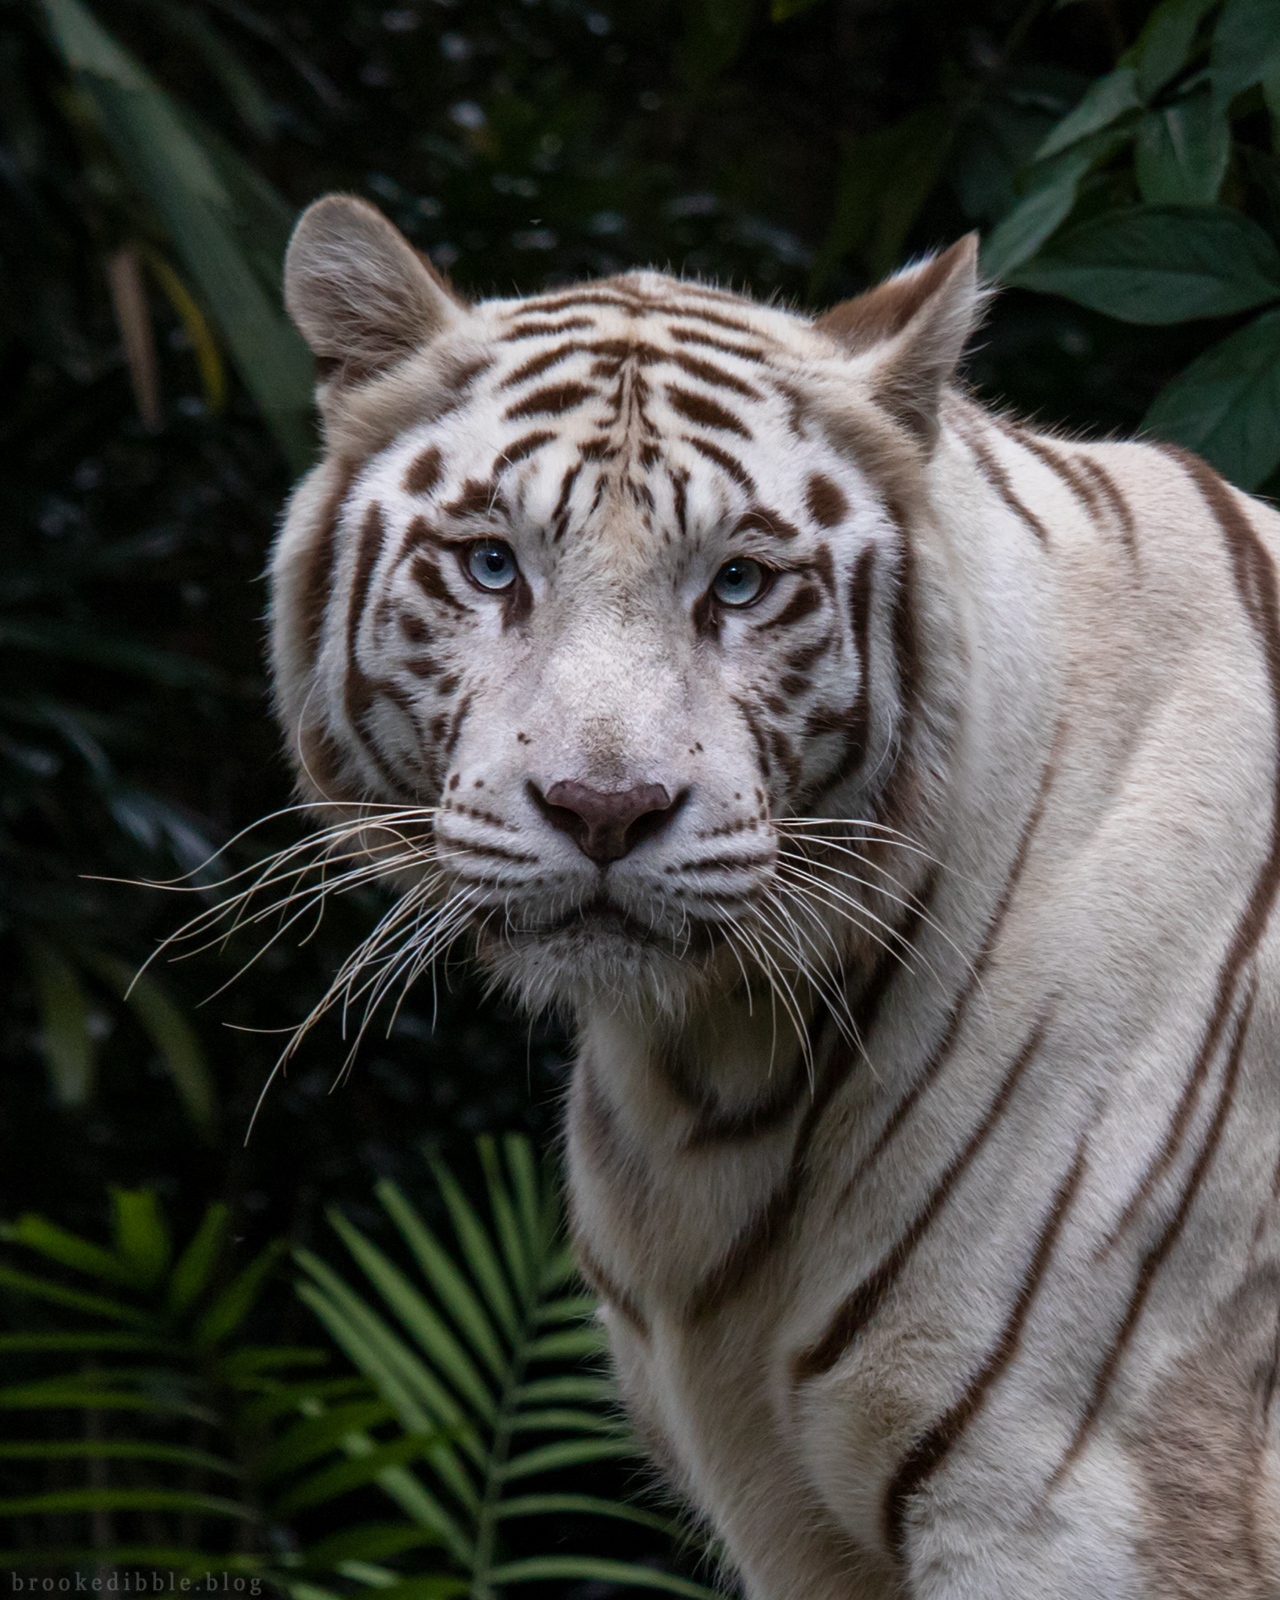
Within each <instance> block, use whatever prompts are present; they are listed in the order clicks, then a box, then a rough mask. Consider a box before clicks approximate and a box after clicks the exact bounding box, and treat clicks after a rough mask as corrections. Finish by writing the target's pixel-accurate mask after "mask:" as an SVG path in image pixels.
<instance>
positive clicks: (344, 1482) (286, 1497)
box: [273, 1433, 435, 1517]
mask: <svg viewBox="0 0 1280 1600" xmlns="http://www.w3.org/2000/svg"><path fill="white" fill-rule="evenodd" d="M434 1442H435V1436H434V1435H432V1434H418V1433H406V1434H404V1435H403V1436H402V1437H401V1438H399V1439H395V1440H393V1441H392V1442H391V1443H390V1444H380V1445H376V1446H375V1447H374V1448H373V1449H372V1450H371V1451H370V1452H369V1454H368V1455H361V1456H354V1457H352V1458H351V1459H349V1460H346V1461H335V1462H333V1463H332V1464H331V1465H329V1466H327V1467H322V1468H321V1470H320V1471H319V1472H314V1473H312V1474H311V1476H310V1477H307V1478H304V1479H303V1480H302V1481H301V1483H298V1484H295V1485H294V1486H293V1488H291V1489H289V1490H288V1491H287V1492H286V1493H285V1494H283V1495H281V1497H280V1499H279V1500H277V1501H276V1503H275V1506H274V1508H273V1510H274V1513H275V1515H276V1516H278V1517H287V1516H289V1515H291V1514H292V1513H293V1512H295V1511H301V1510H303V1509H305V1508H306V1507H307V1506H320V1505H324V1504H325V1503H326V1502H327V1501H329V1500H336V1499H337V1498H338V1497H339V1495H344V1494H349V1493H350V1492H351V1490H353V1489H363V1488H364V1487H365V1486H366V1485H367V1484H370V1483H377V1482H378V1481H379V1479H381V1477H382V1476H383V1474H384V1473H385V1472H386V1471H387V1468H388V1467H403V1466H406V1465H407V1464H408V1463H409V1462H410V1461H417V1460H418V1459H419V1458H420V1457H421V1456H423V1455H425V1454H426V1453H427V1450H428V1448H429V1446H430V1445H431V1444H433V1443H434Z"/></svg>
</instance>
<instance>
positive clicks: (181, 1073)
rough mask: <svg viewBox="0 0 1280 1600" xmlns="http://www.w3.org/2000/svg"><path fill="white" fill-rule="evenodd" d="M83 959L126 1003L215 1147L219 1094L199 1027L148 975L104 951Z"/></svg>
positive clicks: (199, 1127)
mask: <svg viewBox="0 0 1280 1600" xmlns="http://www.w3.org/2000/svg"><path fill="white" fill-rule="evenodd" d="M85 959H86V962H87V963H88V964H90V965H92V966H93V967H94V968H95V969H96V970H97V971H98V972H100V973H101V974H102V976H103V977H104V978H106V980H107V981H108V982H109V983H113V984H114V985H115V986H116V987H117V988H118V990H119V992H120V994H121V996H122V998H124V999H125V1000H127V1001H128V1003H129V1006H130V1007H131V1008H132V1010H133V1013H134V1015H135V1016H136V1017H137V1019H138V1021H139V1022H140V1023H141V1024H142V1026H143V1028H144V1029H145V1031H146V1033H147V1034H148V1036H149V1037H150V1039H151V1042H152V1044H153V1045H155V1047H156V1050H157V1051H158V1053H159V1056H160V1060H161V1062H162V1063H163V1065H164V1069H165V1071H166V1072H167V1073H168V1075H169V1080H170V1082H171V1083H172V1084H173V1087H174V1089H175V1090H176V1091H177V1095H178V1099H179V1100H180V1101H181V1102H182V1107H183V1110H184V1111H185V1112H186V1114H187V1116H188V1118H189V1119H190V1122H191V1125H192V1127H193V1128H194V1129H195V1130H196V1132H197V1133H198V1134H199V1135H200V1137H201V1138H202V1139H203V1140H204V1141H205V1142H206V1143H207V1144H212V1143H213V1142H214V1140H215V1137H216V1134H217V1128H218V1102H217V1090H216V1089H215V1088H214V1082H213V1074H212V1073H211V1072H210V1071H209V1067H208V1063H207V1062H206V1061H205V1058H204V1051H203V1050H202V1049H201V1048H200V1041H199V1039H197V1038H196V1033H195V1029H194V1028H193V1027H192V1026H191V1024H190V1023H189V1022H188V1021H187V1019H186V1017H185V1016H184V1015H183V1013H182V1010H181V1008H180V1007H178V1006H177V1005H175V1004H174V1002H173V1000H172V999H170V997H169V996H168V995H167V994H166V993H165V991H164V989H163V988H162V987H161V986H160V984H158V983H157V982H156V980H155V979H154V978H153V977H152V976H151V974H150V973H149V972H141V973H140V972H136V971H135V970H134V968H133V967H132V966H130V964H129V963H128V962H127V961H121V960H119V959H118V958H117V957H115V956H111V955H106V954H103V953H100V952H95V953H93V954H92V955H86V957H85Z"/></svg>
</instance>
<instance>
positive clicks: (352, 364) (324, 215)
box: [284, 194, 465, 381]
mask: <svg viewBox="0 0 1280 1600" xmlns="http://www.w3.org/2000/svg"><path fill="white" fill-rule="evenodd" d="M284 303H285V308H286V310H287V311H288V313H289V315H290V316H291V317H292V318H293V321H294V324H295V326H296V327H297V329H298V332H299V333H300V334H301V335H302V337H303V338H304V339H305V340H306V341H307V343H308V344H309V345H310V346H311V348H312V350H313V351H314V352H315V355H316V357H317V360H318V361H319V362H320V363H322V364H323V365H322V367H321V371H322V372H324V370H325V368H326V367H327V368H330V369H336V370H337V371H339V372H340V374H341V375H343V376H346V377H350V378H354V379H356V380H357V381H359V380H361V379H364V378H368V377H372V376H374V375H375V374H376V373H379V372H382V371H384V370H385V369H386V368H388V367H391V366H394V365H395V363H396V362H397V361H399V360H401V359H402V358H403V357H404V356H407V355H409V354H410V352H411V351H414V350H417V349H419V348H421V346H422V345H424V344H426V343H428V342H429V341H430V340H432V339H435V338H437V337H438V336H439V335H440V334H442V333H444V332H445V331H446V329H448V328H450V327H453V326H454V325H455V324H456V323H457V322H458V321H460V319H461V318H462V316H463V315H464V313H465V308H464V307H463V305H462V304H461V302H460V301H459V300H458V299H457V298H456V297H455V296H454V295H453V294H452V292H451V291H450V289H449V288H448V286H447V285H446V284H445V282H444V280H443V279H442V278H441V277H440V276H439V274H438V273H437V272H436V271H435V269H434V268H433V267H432V266H431V265H430V264H429V263H428V262H427V261H426V260H424V258H423V257H422V256H420V255H419V254H418V252H417V251H416V250H415V249H414V248H413V246H412V245H411V244H410V243H409V241H408V240H407V239H406V238H405V236H404V235H403V234H402V233H401V232H400V231H399V229H398V228H395V227H393V226H392V225H391V223H389V222H388V221H387V219H386V218H385V217H384V216H383V215H382V213H381V212H380V211H379V210H378V209H377V207H376V206H371V205H370V204H369V203H368V201H366V200H359V199H357V198H356V196H355V195H349V194H330V195H326V196H325V197H324V199H323V200H316V201H315V202H314V203H313V204H311V205H309V206H308V207H307V209H306V210H305V211H304V212H303V213H302V215H301V217H299V219H298V224H297V226H296V227H295V228H294V230H293V237H292V238H291V239H290V240H289V248H288V250H287V251H286V252H285V258H284Z"/></svg>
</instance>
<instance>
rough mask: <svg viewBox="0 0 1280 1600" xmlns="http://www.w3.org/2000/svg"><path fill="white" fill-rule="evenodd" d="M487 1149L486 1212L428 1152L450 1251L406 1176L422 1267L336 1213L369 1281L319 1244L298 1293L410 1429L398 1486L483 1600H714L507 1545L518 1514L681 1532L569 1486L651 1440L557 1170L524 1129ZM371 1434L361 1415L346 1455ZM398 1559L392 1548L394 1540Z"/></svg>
mask: <svg viewBox="0 0 1280 1600" xmlns="http://www.w3.org/2000/svg"><path fill="white" fill-rule="evenodd" d="M479 1155H480V1164H481V1169H482V1171H483V1175H484V1182H485V1190H486V1198H487V1201H488V1216H487V1217H484V1216H482V1215H481V1212H480V1211H479V1210H478V1209H477V1208H476V1207H475V1206H474V1205H473V1204H472V1203H471V1201H470V1200H469V1199H468V1198H467V1195H466V1194H465V1192H464V1190H463V1188H462V1186H461V1184H460V1183H459V1182H458V1180H457V1178H456V1177H455V1176H454V1174H453V1173H452V1172H451V1171H450V1170H449V1169H448V1167H446V1166H445V1165H444V1164H443V1163H441V1162H433V1163H432V1171H433V1174H434V1177H435V1179H436V1184H437V1187H438V1189H439V1193H440V1197H441V1200H442V1201H443V1204H444V1209H445V1211H446V1213H447V1215H448V1217H449V1221H450V1223H451V1225H452V1229H453V1233H454V1236H455V1241H456V1243H455V1248H453V1249H450V1248H447V1247H446V1246H445V1245H444V1244H443V1243H442V1242H441V1240H440V1239H439V1238H438V1237H437V1236H436V1234H435V1233H434V1232H433V1231H432V1229H431V1228H430V1227H429V1226H428V1224H427V1222H426V1221H425V1220H424V1218H423V1216H422V1215H421V1213H420V1212H419V1211H418V1210H417V1209H416V1208H415V1207H414V1206H413V1204H412V1203H411V1202H410V1201H409V1199H408V1198H407V1197H406V1196H405V1195H404V1193H403V1192H402V1191H401V1190H400V1189H399V1188H398V1187H397V1186H396V1185H395V1184H393V1183H390V1182H383V1183H381V1184H379V1185H378V1188H377V1196H378V1199H379V1201H380V1202H381V1205H382V1207H383V1210H384V1211H385V1213H386V1215H387V1217H388V1219H389V1220H390V1222H391V1223H392V1224H393V1226H394V1229H395V1232H396V1233H397V1234H398V1235H399V1240H400V1242H401V1243H402V1244H403V1246H404V1249H405V1253H406V1255H407V1256H408V1258H409V1259H411V1261H412V1262H413V1265H414V1267H415V1268H416V1272H415V1273H410V1272H409V1271H406V1270H405V1269H404V1268H403V1267H402V1266H400V1265H399V1264H398V1263H397V1262H396V1261H395V1260H393V1259H392V1257H391V1256H390V1255H389V1254H388V1253H387V1252H386V1251H384V1250H383V1249H382V1248H380V1246H379V1245H378V1244H375V1243H374V1241H373V1240H372V1239H370V1238H369V1237H368V1235H367V1234H366V1233H364V1232H362V1231H361V1230H360V1229H359V1228H357V1227H356V1226H355V1224H354V1223H352V1222H351V1221H350V1220H349V1219H348V1218H347V1217H345V1216H344V1215H343V1214H342V1213H341V1212H338V1211H334V1212H331V1213H330V1221H331V1223H332V1225H333V1228H334V1231H335V1233H336V1234H337V1236H338V1238H339V1239H340V1240H341V1241H342V1243H343V1245H344V1246H345V1247H346V1250H347V1252H348V1253H349V1255H350V1257H351V1259H352V1261H353V1262H354V1264H355V1266H356V1268H357V1269H358V1271H359V1273H360V1275H361V1280H362V1281H361V1282H360V1286H359V1288H357V1287H356V1286H355V1283H354V1282H352V1281H348V1280H347V1279H344V1278H343V1277H342V1276H341V1275H340V1274H339V1273H338V1272H337V1271H336V1270H335V1269H334V1268H333V1267H332V1266H331V1265H329V1264H328V1263H327V1262H325V1261H324V1260H322V1259H321V1258H320V1257H319V1256H317V1255H315V1254H314V1253H312V1252H310V1251H306V1250H300V1251H297V1252H295V1259H296V1261H297V1263H298V1265H299V1267H300V1268H301V1270H302V1276H301V1279H300V1280H299V1284H298V1292H299V1294H300V1295H301V1297H302V1299H303V1300H304V1301H305V1302H306V1304H307V1305H308V1306H310V1307H311V1309H312V1310H313V1311H314V1312H315V1314H316V1315H317V1316H318V1317H319V1319H320V1321H321V1322H322V1323H323V1324H324V1326H325V1328H326V1329H327V1331H328V1332H329V1334H330V1336H331V1337H332V1338H333V1340H334V1341H335V1342H336V1343H337V1344H338V1345H339V1347H340V1348H341V1349H342V1350H343V1351H344V1352H345V1353H346V1355H347V1356H348V1357H349V1358H350V1359H351V1361H352V1362H353V1363H354V1365H355V1366H356V1367H357V1369H358V1370H359V1371H360V1372H361V1373H362V1374H363V1375H364V1377H365V1378H366V1379H367V1380H368V1382H369V1384H370V1386H371V1388H372V1389H373V1390H374V1391H375V1392H376V1393H377V1394H378V1396H379V1397H380V1398H381V1400H382V1401H383V1403H384V1404H385V1406H386V1407H387V1412H388V1414H389V1415H390V1416H392V1417H394V1419H395V1423H396V1424H397V1426H398V1427H399V1429H400V1433H401V1439H402V1440H403V1442H404V1455H403V1458H402V1461H401V1462H400V1469H401V1471H402V1472H403V1474H404V1477H403V1478H401V1479H400V1480H398V1481H397V1483H396V1484H395V1485H394V1486H392V1485H387V1486H385V1487H386V1488H387V1492H388V1493H389V1494H390V1496H391V1498H392V1499H393V1500H395V1501H396V1502H397V1504H399V1505H400V1506H401V1508H402V1509H403V1510H406V1511H407V1512H408V1514H409V1516H410V1517H411V1518H412V1519H414V1520H417V1521H418V1522H419V1523H420V1525H421V1526H422V1527H423V1528H424V1529H431V1530H433V1531H439V1532H440V1534H441V1536H442V1538H443V1541H444V1548H445V1551H446V1552H447V1554H448V1556H449V1557H450V1558H451V1560H452V1565H453V1570H454V1573H455V1574H457V1575H458V1576H459V1578H460V1579H461V1580H462V1581H463V1582H464V1586H465V1592H466V1593H468V1594H469V1595H470V1596H471V1597H472V1600H491V1597H494V1596H497V1595H498V1594H499V1593H501V1592H502V1591H504V1590H506V1589H509V1588H515V1587H517V1586H519V1585H522V1584H528V1583H547V1582H560V1581H581V1582H586V1581H595V1582H599V1583H605V1584H609V1585H613V1586H617V1587H620V1588H622V1589H624V1590H626V1589H650V1590H653V1589H656V1590H660V1591H664V1592H666V1593H670V1594H680V1595H686V1596H690V1597H694V1600H713V1595H714V1591H713V1590H711V1589H710V1588H708V1587H706V1586H705V1585H703V1584H700V1583H697V1582H695V1581H694V1580H692V1579H690V1578H687V1577H682V1576H679V1575H677V1574H675V1573H673V1572H670V1571H664V1570H662V1569H660V1568H656V1567H651V1566H648V1565H641V1564H640V1563H638V1562H632V1561H619V1560H609V1559H602V1558H600V1557H597V1556H594V1555H591V1554H587V1553H584V1554H582V1555H570V1554H563V1553H556V1554H554V1555H553V1554H538V1555H525V1556H513V1555H512V1553H511V1552H510V1551H509V1550H508V1549H507V1548H506V1544H507V1536H506V1530H507V1528H508V1526H509V1525H511V1524H513V1523H530V1522H537V1521H539V1520H540V1519H547V1518H559V1519H564V1518H587V1519H600V1520H601V1521H604V1520H605V1519H611V1520H612V1521H614V1522H621V1523H631V1524H632V1525H634V1526H637V1527H643V1528H646V1529H648V1530H651V1531H652V1532H655V1533H659V1534H662V1535H664V1536H665V1537H666V1538H667V1539H668V1540H669V1541H671V1542H672V1543H673V1544H674V1543H675V1542H678V1541H679V1539H680V1538H681V1536H682V1534H681V1529H680V1527H679V1525H678V1524H677V1523H676V1522H674V1521H673V1520H672V1519H671V1518H669V1517H666V1516H663V1515H662V1514H661V1513H660V1512H659V1511H658V1510H656V1509H653V1508H650V1507H646V1506H641V1505H631V1504H629V1503H627V1502H626V1501H623V1500H620V1499H613V1498H610V1497H609V1496H607V1495H604V1494H584V1493H579V1492H572V1491H570V1490H569V1489H567V1488H566V1487H565V1483H566V1477H568V1478H569V1479H572V1477H573V1474H574V1470H575V1469H579V1468H582V1467H585V1466H591V1465H593V1464H596V1463H601V1462H626V1461H628V1460H632V1459H635V1458H636V1457H638V1455H639V1454H640V1452H639V1447H638V1445H637V1443H636V1441H635V1438H634V1437H633V1435H632V1434H631V1432H630V1430H629V1428H628V1427H627V1425H626V1423H625V1421H624V1420H623V1419H622V1417H621V1414H620V1412H619V1411H618V1408H617V1406H616V1403H615V1402H614V1397H613V1391H612V1386H611V1384H610V1382H609V1380H608V1379H607V1377H606V1376H605V1375H604V1373H603V1371H602V1370H601V1358H602V1355H603V1351H604V1338H603V1332H602V1330H601V1328H600V1326H599V1324H598V1323H597V1321H596V1319H595V1313H596V1302H595V1300H594V1298H593V1297H592V1296H591V1295H589V1294H586V1293H584V1292H583V1290H582V1285H581V1283H580V1282H579V1281H578V1279H577V1274H576V1270H575V1268H574V1266H573V1262H572V1257H571V1255H570V1253H569V1252H568V1250H567V1249H566V1248H565V1244H564V1240H563V1224H562V1217H561V1208H560V1200H559V1191H558V1188H557V1184H556V1181H555V1178H554V1175H553V1173H552V1172H551V1171H550V1170H549V1169H548V1168H547V1167H545V1166H543V1167H541V1168H540V1167H539V1166H538V1164H537V1163H536V1161H535V1159H534V1156H533V1152H532V1149H531V1146H530V1145H529V1142H528V1140H526V1139H524V1138H521V1137H518V1136H514V1135H513V1136H509V1137H508V1138H506V1139H505V1140H503V1141H502V1143H501V1145H499V1144H498V1143H497V1142H495V1141H493V1140H491V1139H482V1140H480V1141H479ZM366 1296H367V1298H366ZM330 1415H332V1416H333V1417H334V1418H335V1420H334V1421H333V1422H332V1423H331V1424H330V1423H327V1418H326V1417H325V1416H324V1415H322V1416H319V1417H317V1418H316V1420H315V1421H314V1422H313V1423H311V1424H310V1425H309V1427H310V1430H311V1431H310V1432H307V1431H306V1428H307V1426H308V1425H304V1426H303V1428H302V1429H300V1430H299V1431H298V1433H297V1436H296V1441H295V1442H292V1443H291V1442H289V1440H288V1439H287V1438H286V1440H285V1441H282V1443H281V1445H280V1446H279V1447H278V1449H279V1450H280V1451H281V1459H285V1460H292V1459H294V1458H295V1457H297V1458H298V1459H300V1458H301V1457H302V1455H304V1454H306V1453H307V1451H308V1450H309V1448H310V1446H311V1444H312V1443H314V1442H316V1441H319V1440H321V1439H329V1438H334V1437H336V1436H337V1435H338V1433H339V1431H340V1428H341V1423H340V1421H338V1420H336V1419H337V1418H338V1417H340V1415H341V1408H335V1410H334V1411H333V1412H332V1413H330ZM356 1421H358V1419H356V1418H354V1417H353V1423H355V1422H356ZM326 1427H327V1428H328V1429H329V1430H330V1431H326ZM432 1430H434V1434H433V1432H432ZM357 1437H359V1430H358V1428H355V1427H354V1426H353V1431H352V1434H351V1435H350V1436H349V1437H348V1441H347V1448H348V1449H350V1448H351V1442H352V1441H353V1440H354V1439H355V1438H357ZM418 1440H421V1441H422V1445H421V1448H420V1449H416V1450H415V1449H414V1448H413V1446H414V1443H415V1441H418ZM381 1448H382V1449H383V1450H386V1449H388V1448H389V1447H388V1446H387V1445H385V1444H384V1445H383V1446H382V1447H381ZM409 1483H412V1485H414V1486H415V1490H416V1493H417V1495H418V1496H420V1497H421V1498H420V1501H419V1506H418V1510H417V1511H416V1512H414V1511H411V1510H409V1504H410V1501H409V1498H408V1497H407V1496H406V1494H405V1490H406V1488H407V1487H408V1484H409ZM296 1492H297V1491H295V1493H296ZM371 1537H373V1536H372V1535H371ZM391 1537H392V1536H391V1534H390V1533H389V1532H385V1531H384V1532H383V1533H380V1534H378V1535H377V1538H386V1539H387V1540H391ZM343 1548H345V1546H344V1547H343ZM384 1553H385V1554H386V1555H390V1554H391V1551H390V1546H389V1545H388V1546H386V1547H384ZM400 1587H401V1586H400V1584H399V1583H397V1584H396V1587H395V1591H394V1592H396V1593H399V1592H400ZM295 1600H307V1597H306V1596H303V1595H296V1596H295Z"/></svg>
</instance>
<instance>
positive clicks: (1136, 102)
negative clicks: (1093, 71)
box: [1036, 67, 1142, 161]
mask: <svg viewBox="0 0 1280 1600" xmlns="http://www.w3.org/2000/svg"><path fill="white" fill-rule="evenodd" d="M1141 105H1142V97H1141V95H1140V94H1139V93H1138V75H1137V72H1136V71H1135V70H1134V68H1133V67H1117V68H1116V70H1115V71H1114V72H1109V73H1107V75H1106V77H1104V78H1096V79H1095V80H1094V81H1093V82H1092V83H1091V84H1090V85H1089V87H1088V88H1087V89H1086V90H1085V93H1084V97H1083V99H1082V100H1081V101H1080V104H1079V105H1078V106H1076V108H1075V109H1074V110H1073V111H1069V112H1068V113H1067V115H1066V116H1065V117H1063V119H1062V121H1061V122H1060V123H1058V125H1057V126H1056V127H1055V128H1054V129H1053V130H1052V132H1051V133H1050V134H1049V136H1048V138H1047V139H1046V140H1045V141H1044V143H1043V144H1042V145H1041V146H1040V148H1039V150H1037V151H1036V160H1037V161H1047V160H1048V159H1049V157H1050V156H1056V155H1058V154H1059V153H1060V152H1061V151H1063V150H1066V149H1067V148H1068V147H1069V146H1071V145H1073V144H1078V143H1079V142H1080V140H1081V139H1086V138H1088V137H1089V135H1090V134H1092V133H1099V132H1101V130H1102V129H1104V128H1109V127H1110V126H1111V124H1112V123H1113V122H1115V121H1117V120H1118V119H1119V118H1121V117H1124V116H1127V115H1128V113H1129V112H1131V111H1137V110H1138V109H1139V108H1140V107H1141Z"/></svg>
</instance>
